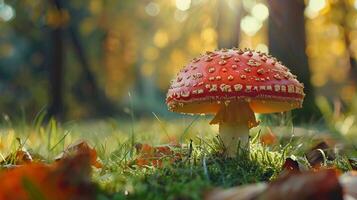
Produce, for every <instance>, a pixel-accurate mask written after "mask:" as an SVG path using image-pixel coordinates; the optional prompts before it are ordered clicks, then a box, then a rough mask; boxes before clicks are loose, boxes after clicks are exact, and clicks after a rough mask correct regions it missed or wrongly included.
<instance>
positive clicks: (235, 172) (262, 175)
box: [0, 116, 357, 200]
mask: <svg viewBox="0 0 357 200" xmlns="http://www.w3.org/2000/svg"><path fill="white" fill-rule="evenodd" d="M208 122H209V120H208V119H206V118H204V117H197V118H192V117H187V118H182V119H180V120H175V121H163V120H162V119H160V118H158V117H157V116H155V118H154V119H151V120H140V121H125V120H123V121H122V120H118V119H107V120H103V121H100V120H96V121H87V122H68V123H62V124H59V123H57V122H56V121H54V120H52V121H50V122H49V123H48V124H46V125H41V124H43V123H41V120H40V119H35V121H34V122H33V123H32V124H30V125H27V124H26V123H23V124H22V125H21V124H19V125H13V124H12V123H11V122H10V120H7V121H6V120H5V121H4V123H3V124H2V128H1V129H0V139H1V141H0V152H1V157H2V160H3V161H2V162H1V166H2V168H3V169H2V171H1V172H0V178H1V179H2V180H3V179H6V180H7V181H2V182H3V183H2V186H4V185H8V187H0V199H5V198H6V199H21V198H23V197H26V198H28V199H48V197H49V196H50V199H56V198H57V199H67V198H69V197H71V198H72V199H73V197H74V198H75V199H77V198H78V196H76V195H79V197H80V196H81V195H82V194H84V193H88V191H91V192H90V193H88V194H91V195H90V198H94V197H95V198H96V199H102V200H105V199H202V198H204V197H205V196H207V195H209V194H210V193H209V192H210V191H211V192H212V191H215V190H213V189H216V188H230V187H234V186H239V185H246V184H252V183H259V182H270V181H273V180H276V179H278V178H279V177H280V176H281V174H282V171H284V170H286V169H287V168H286V166H287V165H288V168H289V169H293V168H295V167H297V168H300V169H298V170H301V169H305V170H306V169H314V170H315V171H316V169H317V168H319V169H320V168H329V169H331V168H333V169H334V170H336V171H339V172H340V173H343V172H347V171H351V170H353V169H356V167H357V165H356V162H355V160H353V159H354V158H356V157H357V149H356V146H354V145H355V144H357V143H356V140H353V139H352V140H351V138H356V137H352V136H349V137H348V138H346V137H344V136H341V135H339V134H336V133H331V132H329V131H328V130H327V129H324V130H322V129H321V127H319V128H317V127H313V126H304V128H301V127H294V126H292V123H291V121H289V120H280V122H279V124H280V125H279V126H264V124H262V126H259V127H256V128H254V129H252V130H251V147H250V152H249V153H248V152H247V151H245V150H244V148H242V149H240V150H239V151H237V156H236V157H235V158H227V157H226V156H225V154H224V147H223V145H222V144H221V142H220V139H219V137H217V133H218V127H217V126H210V125H209V123H208ZM268 127H270V128H268ZM321 142H322V143H321ZM321 144H322V146H321ZM316 145H320V146H318V147H316ZM314 147H316V148H315V149H314ZM317 149H318V150H317ZM87 150H88V152H89V155H90V156H89V164H91V165H92V167H89V168H88V167H86V166H85V165H86V164H85V163H86V162H84V161H83V162H82V161H81V157H76V155H74V157H75V159H74V160H71V158H70V157H71V156H73V155H72V154H76V153H78V152H82V153H83V152H87ZM73 152H74V153H73ZM320 152H321V153H320ZM289 159H290V161H294V162H295V163H297V164H298V165H297V166H294V164H293V166H290V164H289V163H287V161H288V160H289ZM56 160H59V161H56ZM82 160H83V159H82ZM81 162H82V163H81ZM34 163H37V164H34ZM73 163H79V164H73ZM83 163H84V164H83ZM26 166H29V167H27V169H26ZM83 166H84V168H85V169H87V170H82V169H78V168H81V167H83ZM289 166H290V167H289ZM37 168H41V169H42V170H40V171H41V172H38V169H37ZM47 169H48V170H49V172H48V173H50V174H51V175H47V176H50V177H51V178H50V179H51V180H52V179H54V180H52V182H54V186H55V187H51V183H52V182H51V181H48V180H47V179H46V178H43V179H41V178H39V177H42V176H43V177H46V174H45V172H46V170H47ZM21 170H22V171H21ZM32 170H35V171H32ZM36 170H37V171H36ZM67 170H69V171H71V173H69V174H68V173H67ZM293 170H295V169H293ZM38 173H40V174H38ZM33 174H34V175H33ZM58 174H60V175H58ZM32 176H34V177H32ZM57 176H58V177H57ZM86 176H88V177H90V179H88V177H86ZM23 177H27V178H26V179H24V178H23ZM56 177H57V179H56ZM16 178H18V179H19V180H17V182H16V180H15V181H14V180H12V179H16ZM66 178H67V179H68V180H67V179H66ZM25 180H26V181H25ZM73 180H76V181H74V182H72V181H73ZM57 181H58V182H59V183H61V184H63V183H66V184H65V185H66V186H68V185H69V186H68V187H69V188H66V187H64V186H63V187H64V188H63V187H62V186H61V187H59V186H58V185H61V184H59V183H58V182H57ZM66 181H67V182H66ZM43 183H45V186H43V185H41V184H43ZM0 184H1V183H0ZM16 184H19V185H16ZM71 184H72V185H71ZM9 185H13V186H14V188H15V189H14V190H11V189H13V188H11V187H10V186H9ZM19 188H20V189H19ZM18 190H20V191H21V192H20V193H19V192H17V191H18ZM58 190H59V191H58ZM10 191H13V192H14V191H16V193H12V195H11V196H6V194H3V193H9V192H10ZM65 191H67V192H65ZM59 193H63V195H64V196H61V195H59V196H58V194H59ZM53 194H55V195H57V197H56V198H52V197H51V195H53ZM17 195H18V196H17ZM21 195H23V196H21ZM65 195H68V196H65ZM71 195H72V196H71ZM84 199H86V198H85V197H84ZM219 199H224V198H219Z"/></svg>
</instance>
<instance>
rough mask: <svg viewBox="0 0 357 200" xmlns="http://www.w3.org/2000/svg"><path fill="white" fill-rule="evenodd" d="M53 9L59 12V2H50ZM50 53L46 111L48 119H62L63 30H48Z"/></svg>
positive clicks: (54, 0) (56, 28)
mask: <svg viewBox="0 0 357 200" xmlns="http://www.w3.org/2000/svg"><path fill="white" fill-rule="evenodd" d="M50 2H51V4H52V6H53V7H54V8H55V9H58V10H61V9H62V4H61V1H60V0H53V1H50ZM50 43H51V45H50V48H51V50H50V52H51V55H50V57H51V60H50V61H49V62H48V64H49V66H48V68H49V82H50V91H49V95H50V106H49V109H48V117H52V116H54V117H56V118H58V119H61V118H63V116H64V111H63V65H64V59H63V58H64V51H63V30H62V28H61V27H55V28H53V29H51V30H50Z"/></svg>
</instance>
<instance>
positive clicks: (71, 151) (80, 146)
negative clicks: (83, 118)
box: [55, 140, 103, 168]
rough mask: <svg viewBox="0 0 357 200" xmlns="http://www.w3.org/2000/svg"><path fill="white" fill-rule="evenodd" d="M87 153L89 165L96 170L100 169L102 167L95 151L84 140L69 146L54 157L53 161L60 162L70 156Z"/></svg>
mask: <svg viewBox="0 0 357 200" xmlns="http://www.w3.org/2000/svg"><path fill="white" fill-rule="evenodd" d="M87 152H89V155H90V163H91V165H93V166H94V167H96V168H102V167H103V165H102V164H101V163H100V162H99V161H98V157H97V151H96V150H95V149H94V148H92V147H91V146H90V145H89V144H88V143H87V142H86V141H84V140H78V141H77V142H75V143H73V144H72V145H69V146H68V147H67V148H66V149H65V150H64V151H63V152H62V153H60V154H59V155H57V156H56V157H55V160H56V161H60V160H62V159H64V158H67V157H70V156H72V155H77V154H82V153H87Z"/></svg>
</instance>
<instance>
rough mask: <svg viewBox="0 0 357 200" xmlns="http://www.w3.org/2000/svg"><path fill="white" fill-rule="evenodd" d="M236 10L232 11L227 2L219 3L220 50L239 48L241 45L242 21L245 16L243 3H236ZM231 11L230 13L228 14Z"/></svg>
mask: <svg viewBox="0 0 357 200" xmlns="http://www.w3.org/2000/svg"><path fill="white" fill-rule="evenodd" d="M233 3H234V6H235V7H236V8H235V9H234V10H230V8H229V5H228V4H227V2H226V1H218V15H217V25H216V32H217V35H218V37H217V45H218V48H231V47H237V46H238V44H239V35H240V21H241V18H242V16H243V11H244V10H243V9H242V5H241V1H239V2H238V1H234V2H233ZM228 10H230V11H229V12H227V11H228Z"/></svg>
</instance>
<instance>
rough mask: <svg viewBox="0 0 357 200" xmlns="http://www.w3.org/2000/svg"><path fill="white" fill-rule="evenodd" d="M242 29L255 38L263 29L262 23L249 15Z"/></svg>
mask: <svg viewBox="0 0 357 200" xmlns="http://www.w3.org/2000/svg"><path fill="white" fill-rule="evenodd" d="M240 27H241V29H242V30H243V31H244V33H246V34H247V35H249V36H253V35H255V34H256V33H257V32H258V31H259V29H260V28H261V27H262V22H260V21H259V20H257V19H256V18H254V17H252V16H249V15H247V16H245V17H244V18H243V19H242V21H241V23H240Z"/></svg>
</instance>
